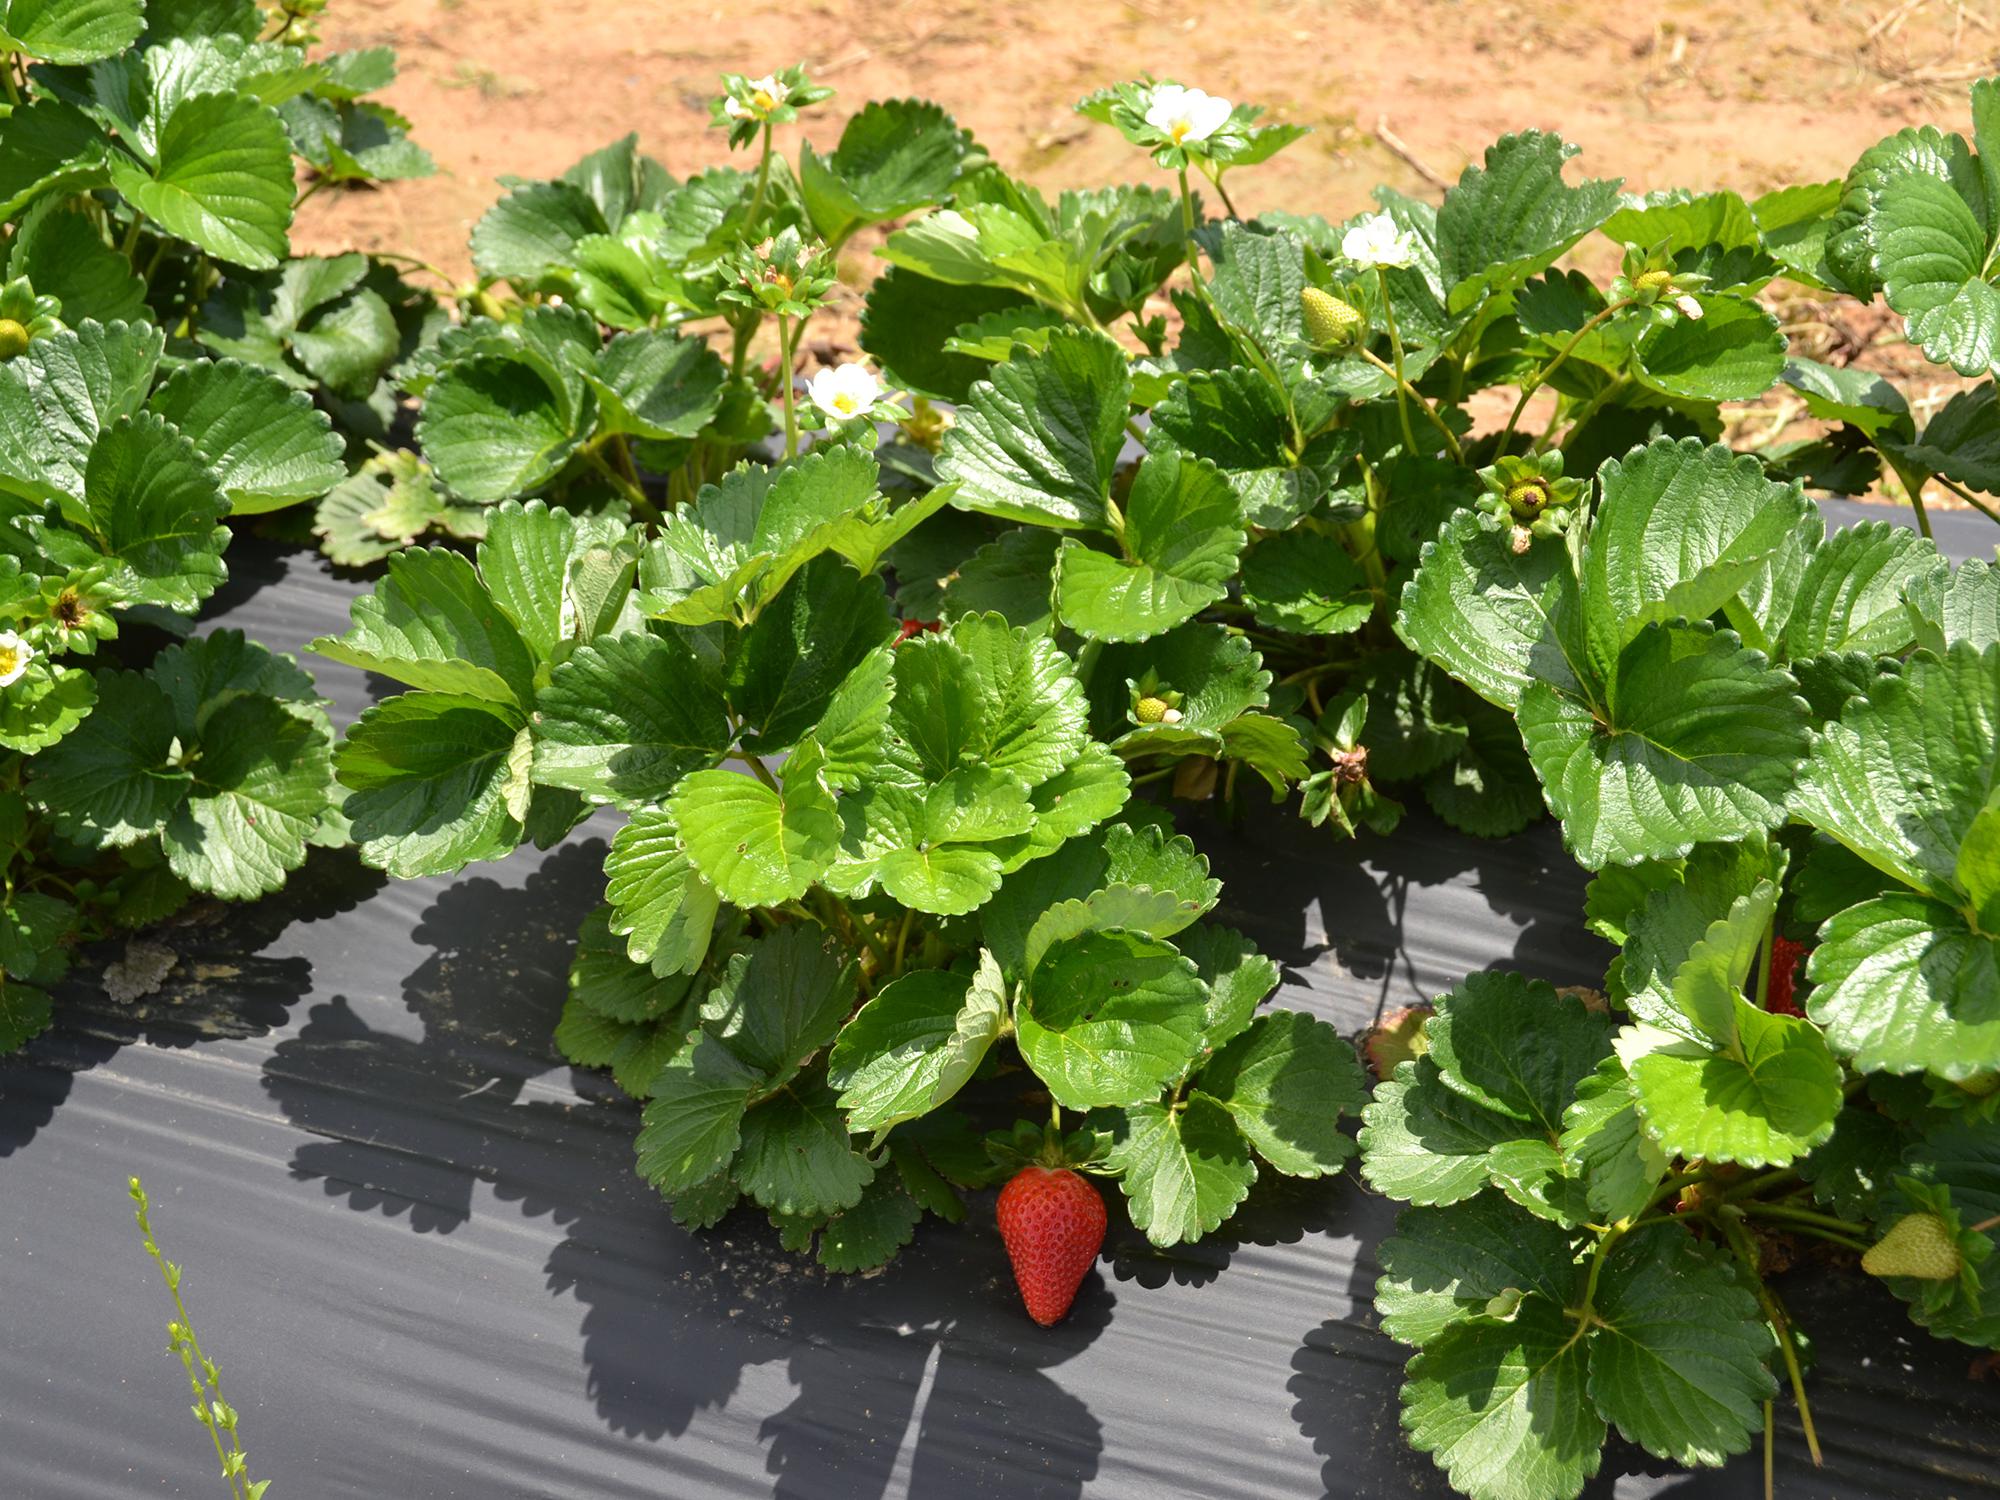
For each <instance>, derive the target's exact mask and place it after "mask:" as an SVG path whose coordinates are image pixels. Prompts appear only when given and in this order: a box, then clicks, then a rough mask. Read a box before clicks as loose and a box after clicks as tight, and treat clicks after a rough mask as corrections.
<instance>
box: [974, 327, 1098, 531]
mask: <svg viewBox="0 0 2000 1500" xmlns="http://www.w3.org/2000/svg"><path fill="white" fill-rule="evenodd" d="M1131 384H1132V383H1131V379H1130V377H1129V376H1128V375H1127V374H1126V371H1125V355H1124V353H1123V351H1122V350H1120V349H1119V347H1118V346H1117V345H1116V344H1114V343H1112V342H1111V341H1110V340H1109V339H1107V338H1105V337H1103V336H1102V335H1100V334H1094V333H1089V332H1086V331H1084V330H1081V329H1077V330H1074V331H1070V332H1065V333H1060V334H1057V335H1056V336H1055V337H1054V338H1052V339H1050V341H1049V347H1048V349H1047V350H1046V351H1044V352H1043V353H1041V354H1039V355H1033V356H1029V357H1026V358H1022V359H1015V360H1010V361H1008V362H1007V363H1006V364H1003V365H1000V366H998V367H996V368H995V369H994V370H993V372H992V373H991V375H989V376H988V377H987V378H986V379H985V380H982V381H980V382H979V383H978V384H977V385H975V386H974V387H973V388H972V393H971V396H970V398H969V399H968V400H967V402H966V404H965V405H964V406H962V407H960V408H959V411H958V419H957V422H956V423H955V424H954V425H953V427H952V428H951V430H950V431H949V432H948V433H946V434H945V439H944V446H943V448H942V449H941V450H940V452H939V453H938V458H937V471H938V477H939V478H941V479H948V480H957V481H958V482H959V490H958V493H957V494H956V495H954V496H953V497H952V503H953V504H954V505H956V506H958V507H959V508H960V509H961V510H975V511H981V512H984V513H985V514H987V515H992V516H998V517H1000V518H1001V519H1002V520H1007V521H1020V522H1024V523H1026V524H1029V525H1038V526H1057V527H1066V528H1078V527H1081V528H1086V529H1092V530H1100V531H1101V530H1104V529H1106V527H1107V526H1108V525H1109V516H1108V512H1107V511H1106V508H1105V507H1106V502H1107V501H1108V500H1109V499H1110V496H1111V477H1112V473H1113V471H1114V469H1115V468H1116V466H1117V462H1118V452H1119V449H1120V448H1121V447H1122V446H1123V444H1124V441H1125V412H1126V406H1127V404H1128V402H1129V401H1130V399H1131Z"/></svg>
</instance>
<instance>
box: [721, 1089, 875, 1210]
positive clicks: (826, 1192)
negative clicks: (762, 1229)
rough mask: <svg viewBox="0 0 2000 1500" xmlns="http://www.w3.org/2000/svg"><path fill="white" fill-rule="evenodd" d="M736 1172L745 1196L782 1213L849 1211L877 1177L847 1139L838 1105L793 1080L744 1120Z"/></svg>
mask: <svg viewBox="0 0 2000 1500" xmlns="http://www.w3.org/2000/svg"><path fill="white" fill-rule="evenodd" d="M732 1171H733V1175H734V1177H735V1179H736V1185H737V1186H738V1187H739V1188H741V1189H742V1190H743V1193H744V1196H746V1197H748V1198H749V1199H751V1201H753V1202H755V1203H756V1204H758V1205H759V1206H761V1207H763V1208H768V1209H771V1210H773V1211H774V1212H777V1213H783V1214H834V1213H839V1212H841V1211H842V1210H844V1209H850V1208H852V1207H854V1206H855V1204H857V1203H859V1202H860V1201H861V1195H862V1193H863V1192H864V1191H865V1190H866V1189H867V1187H868V1184H869V1183H870V1182H871V1181H872V1180H873V1179H874V1176H875V1168H874V1166H873V1164H872V1163H870V1161H869V1160H868V1158H867V1157H865V1156H863V1155H861V1154H860V1153H859V1152H857V1151H856V1150H855V1149H854V1148H853V1145H852V1144H851V1143H850V1142H849V1140H848V1137H847V1126H846V1123H845V1121H844V1120H843V1119H842V1117H841V1113H840V1102H839V1100H838V1099H836V1098H835V1097H834V1093H833V1090H832V1089H830V1088H828V1087H827V1086H826V1085H825V1084H824V1083H822V1082H820V1081H819V1080H817V1079H812V1080H805V1079H800V1080H796V1081H794V1082H793V1083H792V1084H790V1085H789V1086H788V1087H786V1088H785V1089H784V1090H783V1091H781V1092H780V1093H778V1094H775V1095H773V1096H772V1097H771V1098H769V1099H766V1100H765V1101H764V1102H763V1103H761V1104H759V1105H757V1107H756V1108H754V1109H752V1110H751V1111H750V1112H749V1113H748V1114H747V1115H745V1116H744V1117H743V1149H742V1150H741V1151H740V1152H739V1153H738V1155H737V1158H736V1165H735V1167H734V1168H733V1169H732Z"/></svg>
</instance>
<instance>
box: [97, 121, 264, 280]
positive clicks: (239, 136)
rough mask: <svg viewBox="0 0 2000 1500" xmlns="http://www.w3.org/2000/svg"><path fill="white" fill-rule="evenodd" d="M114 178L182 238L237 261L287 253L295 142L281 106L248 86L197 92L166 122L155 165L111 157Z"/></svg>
mask: <svg viewBox="0 0 2000 1500" xmlns="http://www.w3.org/2000/svg"><path fill="white" fill-rule="evenodd" d="M109 165H110V170H111V182H112V186H114V187H116V188H117V189H118V191H119V192H120V193H122V194H123V195H124V197H125V200H126V201H127V202H128V203H130V204H131V205H132V206H133V207H134V208H136V209H138V210H139V212H140V213H142V214H144V215H145V216H146V217H147V218H149V219H152V220H153V221H155V222H156V223H158V224H159V225H161V226H162V227H163V228H165V229H166V230H168V231H169V232H170V233H172V234H174V235H175V236H177V237H178V238H180V239H184V240H188V241H190V242H192V243H193V244H195V245H196V246H198V247H199V248H200V249H202V250H204V251H206V252H207V253H208V254H209V255H212V256H214V257H215V258H216V259H217V260H224V261H228V262H229V263H230V264H232V265H238V266H245V267H248V268H249V269H250V270H253V271H264V270H269V269H270V268H271V267H273V266H275V265H277V264H278V262H279V261H281V260H283V259H284V257H285V254H286V250H287V244H286V239H285V231H286V230H287V229H288V228H289V227H290V225H291V221H292V194H293V191H294V188H293V182H292V147H291V142H290V140H289V139H288V138H287V137H286V135H285V125H284V122H283V121H282V120H280V119H279V118H278V113H277V111H276V110H274V109H272V108H271V107H270V106H269V105H266V104H263V103H260V102H259V101H258V100H256V99H254V98H251V97H249V96H248V95H245V94H233V93H205V94H194V95H191V96H189V97H188V98H185V99H183V100H182V101H181V102H180V103H179V104H178V105H177V106H175V108H174V110H173V113H172V114H170V115H168V116H167V117H166V122H165V123H164V124H163V125H161V126H160V127H159V143H158V146H157V148H156V149H155V151H154V152H153V158H152V163H151V165H150V166H141V165H140V164H139V163H138V162H136V161H134V160H133V159H132V158H131V157H129V156H127V155H125V154H123V153H122V152H113V153H112V154H111V156H110V158H109Z"/></svg>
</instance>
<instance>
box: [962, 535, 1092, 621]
mask: <svg viewBox="0 0 2000 1500" xmlns="http://www.w3.org/2000/svg"><path fill="white" fill-rule="evenodd" d="M1062 546H1063V537H1062V535H1061V534H1060V533H1059V532H1056V531H1052V530H1049V529H1048V528H1046V527H1042V526H1021V527H1016V528H1015V529H1013V530H1011V531H1004V532H1002V533H1001V534H1000V535H999V536H998V537H996V538H995V539H994V540H992V541H990V542H988V543H987V544H986V545H985V546H983V547H981V548H980V549H979V550H978V551H977V552H974V553H973V554H972V556H970V557H968V558H967V559H966V560H965V561H964V562H962V563H960V564H959V566H958V569H957V571H955V572H954V573H953V574H952V575H951V577H950V578H949V579H947V580H946V582H945V585H944V606H943V608H942V610H941V611H940V614H941V615H942V617H943V618H944V619H947V620H952V619H956V618H957V617H958V616H960V615H963V614H983V613H985V612H987V611H989V610H990V611H992V612H993V613H995V614H998V615H1000V616H1002V617H1003V618H1004V619H1005V620H1006V621H1007V623H1008V624H1009V625H1018V626H1020V627H1021V628H1022V629H1024V630H1029V631H1032V632H1034V633H1035V634H1037V635H1047V634H1048V633H1049V632H1050V630H1051V629H1052V628H1053V627H1054V623H1055V568H1056V556H1057V553H1058V551H1059V550H1060V549H1061V548H1062Z"/></svg>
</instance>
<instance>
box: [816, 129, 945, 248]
mask: <svg viewBox="0 0 2000 1500" xmlns="http://www.w3.org/2000/svg"><path fill="white" fill-rule="evenodd" d="M971 144H972V138H971V137H970V136H969V135H967V134H966V133H965V132H964V131H962V130H960V129H959V128H958V126H957V124H956V123H955V122H954V121H953V120H952V118H951V116H950V115H948V114H946V113H945V112H944V111H943V110H942V109H940V108H939V107H938V106H937V105H935V104H931V103H928V102H927V101H923V100H917V99H876V100H872V101H871V102H869V103H868V104H866V105H864V106H863V107H862V109H861V110H860V112H859V113H858V114H856V115H854V116H853V117H852V118H851V119H849V120H848V122H847V125H846V127H845V128H844V129H843V130H842V131H841V133H840V144H839V146H837V147H835V148H834V151H833V154H832V155H831V156H821V155H820V154H819V153H818V152H817V151H815V150H813V149H812V147H811V146H810V145H807V146H804V147H802V148H801V150H800V152H799V194H800V196H801V198H803V199H804V201H805V208H806V212H807V214H808V215H809V216H810V217H811V219H812V225H813V228H814V229H815V230H817V231H818V233H819V237H820V238H821V239H823V240H825V241H826V242H827V243H828V244H830V245H838V244H840V243H841V242H842V241H843V240H845V239H846V238H847V237H848V236H849V235H851V234H853V233H854V231H855V230H857V229H859V228H861V227H862V226H863V225H866V224H879V223H881V222H882V221H883V220H885V219H900V218H902V217H904V216H905V215H907V214H910V213H913V212H915V211H916V210H917V209H919V208H923V207H926V206H928V205H930V204H933V203H936V202H937V201H938V200H939V199H941V198H942V197H944V195H945V194H946V193H947V192H949V191H950V190H951V185H952V182H953V180H954V179H956V178H957V176H958V171H959V164H960V163H961V162H962V161H963V160H964V159H965V154H966V152H967V150H968V149H970V147H971Z"/></svg>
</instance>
